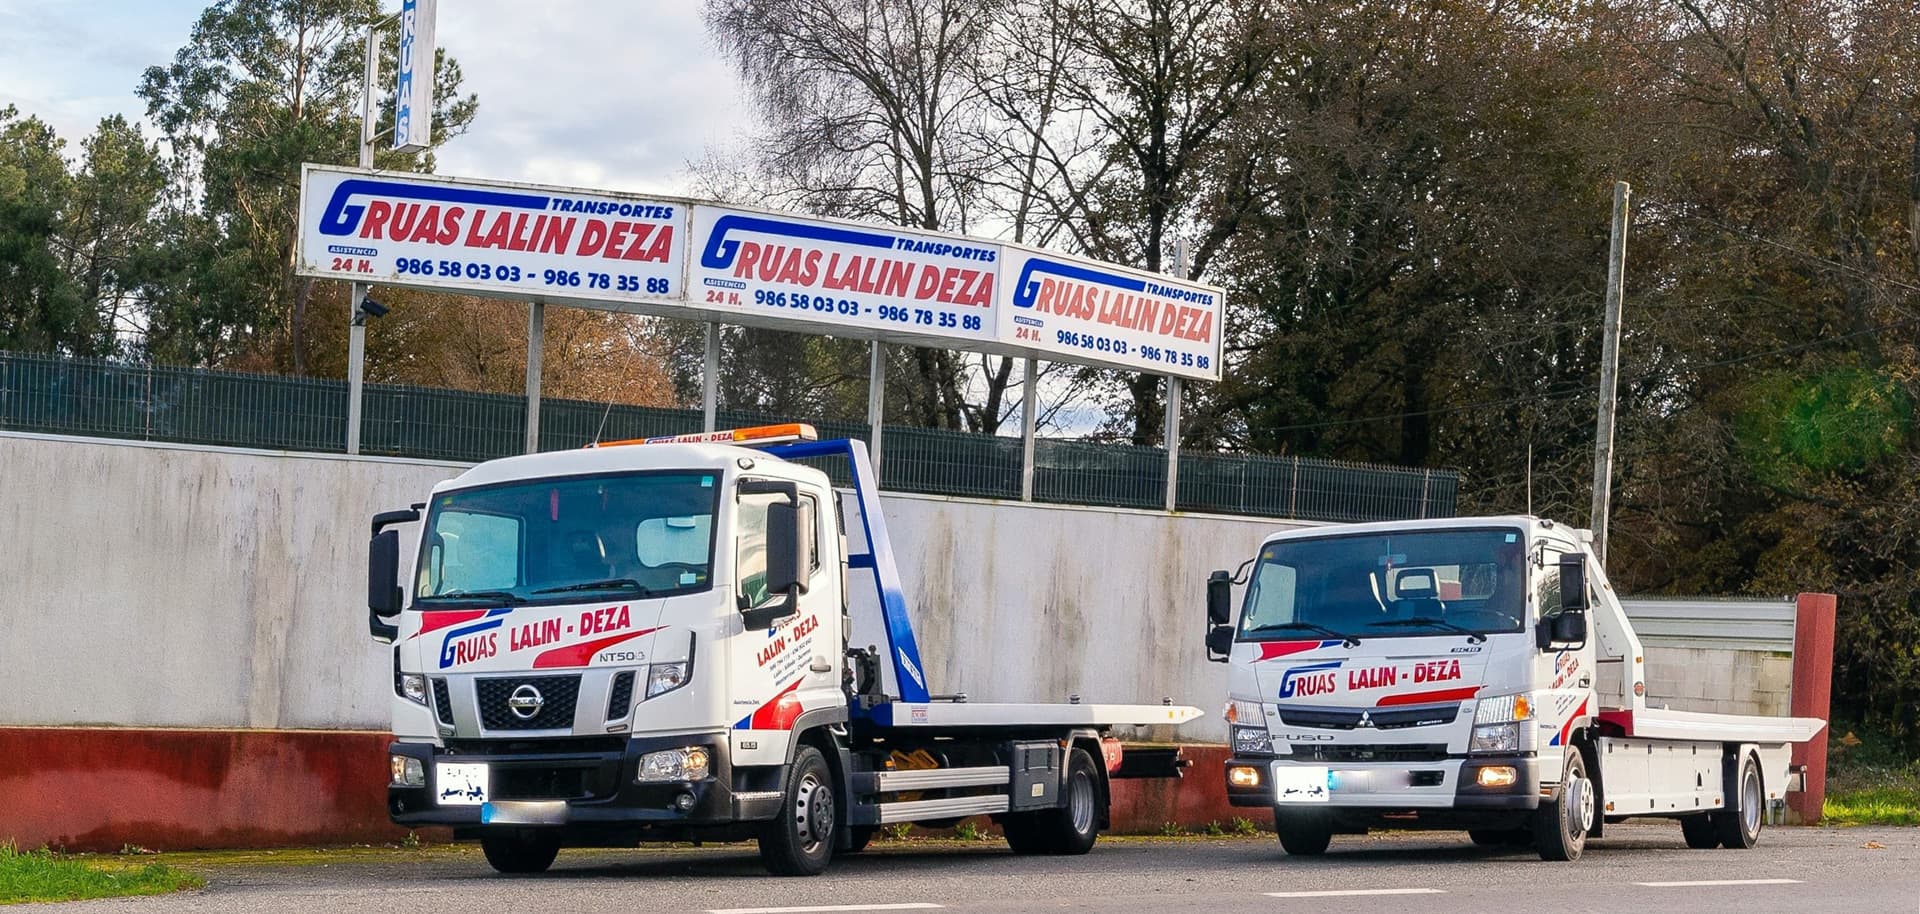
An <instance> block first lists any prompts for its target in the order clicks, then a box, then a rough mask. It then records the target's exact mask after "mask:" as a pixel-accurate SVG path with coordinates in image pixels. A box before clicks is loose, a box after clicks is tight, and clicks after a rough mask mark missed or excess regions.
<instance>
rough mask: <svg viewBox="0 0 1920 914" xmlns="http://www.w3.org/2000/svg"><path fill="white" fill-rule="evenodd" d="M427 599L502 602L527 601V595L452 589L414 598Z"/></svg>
mask: <svg viewBox="0 0 1920 914" xmlns="http://www.w3.org/2000/svg"><path fill="white" fill-rule="evenodd" d="M427 600H494V601H498V602H501V603H525V602H527V598H526V597H523V596H521V595H519V594H517V593H508V592H507V591H504V590H450V591H447V592H446V593H436V594H433V595H431V596H425V597H420V598H419V599H417V600H414V602H415V603H421V602H425V601H427Z"/></svg>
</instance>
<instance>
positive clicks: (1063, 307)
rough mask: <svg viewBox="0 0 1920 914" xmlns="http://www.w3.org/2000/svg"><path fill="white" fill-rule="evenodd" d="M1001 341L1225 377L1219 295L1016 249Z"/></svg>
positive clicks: (1043, 352) (1067, 355)
mask: <svg viewBox="0 0 1920 914" xmlns="http://www.w3.org/2000/svg"><path fill="white" fill-rule="evenodd" d="M1001 275H1002V276H1003V277H1004V281H1005V283H1006V286H1005V289H1006V291H1005V292H1004V293H1003V295H1002V298H1001V300H1002V301H1003V302H1004V304H1003V305H1002V307H1001V309H1000V332H999V337H1000V340H1001V341H1002V342H1004V343H1008V344H1011V345H1015V346H1020V347H1023V348H1027V349H1030V350H1033V351H1034V353H1035V354H1036V355H1039V356H1040V357H1042V358H1047V359H1053V360H1057V361H1081V362H1093V363H1096V364H1101V365H1107V366H1111V367H1117V368H1130V369H1133V370H1136V371H1144V372H1148V373H1151V374H1169V375H1179V376H1181V377H1185V378H1198V379H1201V380H1217V379H1218V378H1219V377H1220V319H1221V316H1222V315H1223V314H1224V310H1223V305H1224V302H1223V300H1222V299H1223V296H1222V295H1221V293H1220V290H1219V289H1216V288H1214V287H1212V286H1203V285H1200V284H1199V283H1194V282H1188V281H1184V280H1177V279H1174V278H1172V277H1169V276H1163V275H1160V274H1157V273H1146V272H1142V271H1139V270H1131V269H1127V268H1125V267H1116V266H1112V265H1109V264H1104V263H1100V262H1098V261H1093V260H1086V259H1083V258H1078V257H1068V256H1065V255H1062V254H1055V253H1052V252H1049V251H1031V250H1026V249H1024V248H1019V247H1014V246H1012V245H1009V246H1007V247H1006V262H1005V263H1004V264H1003V265H1002V267H1001Z"/></svg>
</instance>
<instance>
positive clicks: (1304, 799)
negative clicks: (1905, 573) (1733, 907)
mask: <svg viewBox="0 0 1920 914" xmlns="http://www.w3.org/2000/svg"><path fill="white" fill-rule="evenodd" d="M1591 543H1592V536H1591V534H1589V533H1588V532H1587V531H1584V530H1576V529H1570V528H1568V527H1565V526H1562V525H1559V524H1555V523H1553V522H1552V521H1549V520H1542V519H1539V518H1534V517H1481V518H1453V519H1446V520H1422V521H1404V522H1393V523H1371V524H1353V525H1340V526H1327V527H1318V528H1311V529H1305V530H1293V531H1288V532H1285V533H1280V534H1276V535H1274V536H1271V537H1268V538H1267V539H1266V541H1265V542H1264V543H1263V544H1262V545H1261V547H1260V551H1259V553H1258V554H1257V555H1255V556H1254V558H1252V559H1251V560H1249V561H1248V562H1247V563H1246V564H1245V565H1242V566H1241V568H1240V573H1239V574H1232V573H1228V572H1226V571H1216V572H1214V573H1213V575H1212V577H1211V578H1210V580H1209V581H1208V584H1207V616H1208V621H1209V629H1208V632H1207V639H1206V641H1207V651H1208V655H1209V658H1210V659H1213V660H1217V661H1222V662H1226V663H1229V664H1230V667H1229V670H1228V674H1227V682H1228V702H1227V709H1226V716H1227V720H1228V722H1229V723H1228V729H1229V731H1230V736H1231V740H1232V754H1231V757H1230V758H1229V760H1228V762H1227V764H1226V770H1225V772H1224V775H1225V777H1226V782H1227V793H1228V797H1229V800H1230V801H1231V802H1232V803H1233V804H1234V805H1237V806H1265V807H1271V808H1272V809H1273V812H1274V824H1275V826H1276V827H1277V829H1278V831H1279V837H1280V844H1281V845H1282V847H1283V848H1284V849H1285V850H1286V851H1287V853H1289V854H1303V855H1314V854H1321V853H1324V852H1325V851H1326V849H1327V846H1328V843H1329V842H1330V840H1331V838H1332V836H1333V835H1335V834H1364V833H1365V832H1366V831H1367V830H1368V829H1369V828H1382V827H1390V828H1443V829H1466V830H1467V831H1468V834H1469V836H1470V837H1471V838H1472V839H1473V841H1474V843H1476V844H1481V845H1513V846H1526V845H1532V846H1533V847H1534V848H1535V849H1537V850H1538V852H1539V854H1540V856H1541V857H1542V858H1544V859H1548V860H1573V859H1577V858H1578V857H1579V856H1580V853H1581V850H1582V848H1583V847H1584V846H1585V844H1586V840H1587V838H1588V837H1589V836H1597V835H1600V834H1601V833H1602V831H1603V829H1604V828H1605V827H1606V825H1607V824H1608V823H1611V822H1617V821H1620V820H1622V819H1626V818H1630V817H1643V816H1651V817H1658V818H1666V819H1677V820H1679V823H1680V827H1681V830H1682V832H1683V834H1684V835H1685V838H1686V843H1687V845H1688V846H1689V847H1695V848H1711V847H1727V848H1746V847H1751V846H1753V844H1754V842H1755V841H1756V840H1757V839H1758V838H1759V836H1760V826H1761V822H1762V814H1763V812H1764V807H1765V806H1767V805H1768V804H1769V803H1773V802H1777V801H1781V800H1784V797H1785V793H1786V790H1787V788H1788V777H1789V774H1790V771H1789V760H1788V756H1789V747H1790V744H1792V743H1796V742H1801V741H1804V740H1807V739H1811V738H1812V737H1813V736H1815V735H1816V734H1818V733H1819V732H1820V730H1821V728H1822V727H1824V726H1825V723H1824V722H1823V721H1820V720H1813V719H1799V718H1770V717H1746V716H1735V715H1727V714H1701V713H1691V712H1682V711H1671V710H1666V709H1664V708H1655V707H1649V706H1648V704H1647V700H1646V689H1647V686H1646V678H1645V663H1644V660H1645V658H1644V655H1643V653H1642V651H1641V647H1640V639H1639V638H1638V637H1637V636H1636V635H1635V634H1634V630H1633V625H1632V623H1631V622H1630V621H1629V620H1628V619H1627V616H1626V613H1625V612H1624V611H1623V610H1622V609H1621V607H1620V601H1619V599H1618V597H1617V596H1616V595H1615V594H1614V591H1613V587H1612V585H1610V584H1609V583H1608V582H1607V576H1606V572H1605V571H1604V569H1602V567H1601V565H1600V563H1599V562H1598V561H1596V560H1595V558H1594V553H1593V549H1592V545H1591ZM1242 575H1244V577H1242ZM1243 582H1244V583H1246V584H1247V587H1246V593H1245V598H1244V600H1243V601H1242V603H1241V606H1240V612H1239V618H1238V620H1237V621H1236V620H1234V619H1233V618H1232V615H1233V613H1232V609H1233V607H1232V587H1233V585H1234V584H1236V583H1243Z"/></svg>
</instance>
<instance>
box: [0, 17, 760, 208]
mask: <svg viewBox="0 0 1920 914" xmlns="http://www.w3.org/2000/svg"><path fill="white" fill-rule="evenodd" d="M206 5H207V0H98V2H93V3H85V4H82V3H71V2H56V3H49V2H46V0H0V36H4V38H3V39H0V105H5V104H13V105H17V106H18V107H19V108H20V110H21V112H22V113H23V114H32V115H37V116H39V117H40V118H41V119H43V120H45V121H47V122H49V123H50V124H52V125H53V126H54V128H55V129H56V130H57V131H58V132H59V134H60V136H62V137H64V138H66V139H67V141H68V153H69V154H70V155H71V154H72V153H73V152H74V151H75V149H76V148H77V146H78V144H79V141H80V140H81V139H82V138H84V137H85V136H86V135H87V134H88V133H91V132H92V130H93V126H94V124H95V123H96V122H98V121H99V119H100V118H102V117H104V116H106V115H109V114H114V113H120V114H125V115H127V116H128V117H130V118H138V117H140V116H141V115H143V114H144V113H145V110H146V109H145V106H144V105H143V104H141V102H140V100H139V99H138V98H137V97H135V96H134V94H133V93H134V88H135V87H136V86H137V85H138V84H139V81H140V74H141V73H142V72H143V71H144V70H145V69H146V68H147V67H148V66H151V65H155V64H165V63H167V62H168V61H170V60H172V58H173V55H174V52H175V51H177V50H178V49H179V48H180V46H181V45H182V44H185V43H186V40H187V36H188V34H189V33H190V32H191V31H192V28H193V23H194V21H195V20H196V19H197V18H198V17H199V15H200V13H201V11H202V10H204V9H205V8H206ZM384 5H385V6H386V7H387V8H388V9H389V10H392V9H396V8H397V7H398V2H397V0H386V2H385V4H384ZM700 6H701V4H700V3H699V2H698V0H648V2H631V0H629V2H620V0H555V2H548V3H527V2H524V0H518V2H509V0H441V2H440V12H439V28H438V30H439V34H438V36H437V37H438V41H439V44H440V45H441V46H442V47H444V48H446V49H447V51H448V53H450V54H451V55H453V57H454V58H455V59H456V60H458V61H459V62H460V66H461V69H462V71H463V72H464V73H465V75H466V89H467V90H468V91H471V92H475V93H478V95H479V96H480V112H479V115H478V116H477V117H476V118H475V119H474V122H473V126H472V128H471V129H470V130H469V131H468V132H467V133H466V134H465V135H464V136H461V137H458V138H456V139H454V140H453V141H452V142H451V143H449V144H447V146H445V147H444V148H443V149H442V150H441V151H440V155H439V162H440V164H439V168H440V170H441V171H442V172H445V173H447V174H458V175H466V176H470V177H478V178H496V179H502V180H509V181H531V182H539V183H547V184H574V185H581V186H588V187H595V188H602V189H609V190H629V191H652V192H655V193H683V192H685V191H686V190H687V189H688V188H689V183H690V182H689V181H688V178H687V174H686V163H687V162H688V161H689V160H692V159H698V158H700V157H701V155H702V153H703V152H704V151H705V150H706V149H707V148H708V147H709V146H712V145H716V144H723V143H726V142H728V141H730V140H732V139H734V138H735V137H737V136H738V135H740V133H741V130H742V128H743V126H744V125H745V124H746V123H748V121H749V120H750V118H751V114H750V110H751V106H750V105H749V103H748V101H747V99H746V97H745V95H744V93H743V92H742V90H741V87H740V84H739V81H738V79H737V78H736V77H735V76H734V74H733V70H732V68H731V67H730V66H729V65H728V64H727V62H726V61H725V60H723V59H722V58H721V57H720V56H719V54H718V53H717V52H716V51H715V50H714V48H713V45H712V43H711V42H710V41H709V40H708V38H707V33H706V28H705V26H704V24H703V23H702V22H701V19H700ZM387 54H388V55H389V57H390V56H391V55H392V54H393V49H392V48H391V47H388V48H387ZM385 65H386V66H392V62H391V61H390V60H389V61H388V62H386V64H385Z"/></svg>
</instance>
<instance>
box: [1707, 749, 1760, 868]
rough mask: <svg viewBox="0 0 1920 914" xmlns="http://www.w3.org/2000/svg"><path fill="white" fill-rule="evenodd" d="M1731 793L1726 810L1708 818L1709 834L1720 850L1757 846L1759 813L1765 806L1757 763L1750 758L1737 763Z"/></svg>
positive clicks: (1747, 757)
mask: <svg viewBox="0 0 1920 914" xmlns="http://www.w3.org/2000/svg"><path fill="white" fill-rule="evenodd" d="M1732 793H1733V795H1732V796H1731V797H1729V798H1728V799H1729V801H1730V802H1728V804H1727V808H1726V809H1724V810H1721V811H1719V812H1715V813H1712V814H1711V815H1712V816H1713V830H1714V833H1715V834H1717V835H1719V837H1720V846H1721V847H1724V848H1726V849H1728V850H1746V849H1747V848H1749V847H1752V846H1754V845H1755V844H1758V843H1759V842H1760V825H1761V818H1762V817H1761V813H1762V811H1764V809H1765V808H1766V804H1767V793H1766V790H1765V789H1764V786H1763V785H1762V783H1761V780H1760V763H1759V762H1758V761H1756V760H1755V759H1754V757H1753V756H1751V755H1748V756H1745V757H1743V758H1742V759H1740V775H1739V778H1738V779H1736V780H1735V781H1734V790H1733V792H1732Z"/></svg>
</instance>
